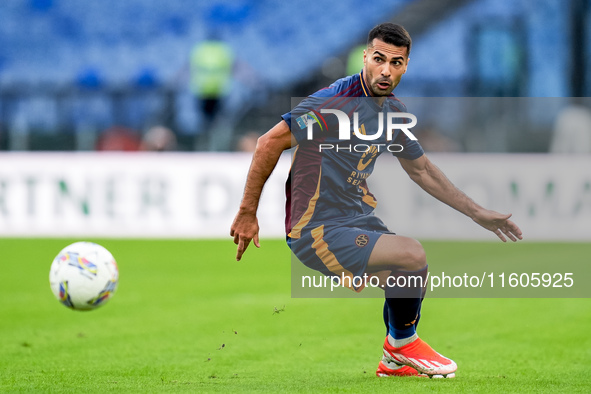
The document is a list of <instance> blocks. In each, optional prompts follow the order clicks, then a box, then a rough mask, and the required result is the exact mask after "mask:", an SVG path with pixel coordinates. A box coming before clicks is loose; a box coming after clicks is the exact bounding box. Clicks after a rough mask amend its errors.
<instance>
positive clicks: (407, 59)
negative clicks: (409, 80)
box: [403, 57, 410, 74]
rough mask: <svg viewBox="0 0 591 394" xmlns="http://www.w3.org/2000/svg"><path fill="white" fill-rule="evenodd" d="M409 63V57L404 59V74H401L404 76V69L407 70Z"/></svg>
mask: <svg viewBox="0 0 591 394" xmlns="http://www.w3.org/2000/svg"><path fill="white" fill-rule="evenodd" d="M409 61H410V57H407V58H406V64H405V65H404V72H403V74H406V69H407V68H408V62H409Z"/></svg>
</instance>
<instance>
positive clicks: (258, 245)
mask: <svg viewBox="0 0 591 394" xmlns="http://www.w3.org/2000/svg"><path fill="white" fill-rule="evenodd" d="M252 240H253V241H254V246H256V247H257V248H260V247H261V244H260V242H259V234H258V233H256V234H255V235H254V238H253V239H252Z"/></svg>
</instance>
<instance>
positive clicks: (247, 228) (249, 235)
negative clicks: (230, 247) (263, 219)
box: [230, 211, 261, 261]
mask: <svg viewBox="0 0 591 394" xmlns="http://www.w3.org/2000/svg"><path fill="white" fill-rule="evenodd" d="M230 235H231V236H232V237H234V243H235V244H236V245H238V249H237V251H236V261H240V259H241V258H242V255H243V254H244V252H245V251H246V248H248V245H249V244H250V241H254V244H255V246H256V247H257V248H260V247H261V245H260V243H259V221H258V219H257V217H256V215H255V214H252V213H246V212H242V211H239V212H238V214H237V215H236V217H235V218H234V222H233V223H232V227H231V228H230Z"/></svg>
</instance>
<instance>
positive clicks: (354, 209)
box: [282, 72, 423, 238]
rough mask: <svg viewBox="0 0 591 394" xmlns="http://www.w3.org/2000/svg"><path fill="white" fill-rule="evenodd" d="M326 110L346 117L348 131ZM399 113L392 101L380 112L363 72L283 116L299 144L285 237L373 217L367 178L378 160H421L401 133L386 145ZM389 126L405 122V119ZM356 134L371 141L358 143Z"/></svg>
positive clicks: (290, 180) (289, 184) (291, 176)
mask: <svg viewBox="0 0 591 394" xmlns="http://www.w3.org/2000/svg"><path fill="white" fill-rule="evenodd" d="M326 110H331V111H334V110H338V111H340V112H341V113H343V114H346V115H347V117H348V120H349V122H348V123H347V128H348V130H341V129H340V128H339V126H342V125H344V123H340V122H339V117H338V116H337V115H335V114H334V113H331V112H330V111H326ZM403 112H406V107H405V106H404V104H403V103H402V102H401V101H400V100H398V99H397V98H396V97H395V96H394V95H391V96H389V97H387V98H386V100H385V101H384V103H383V104H382V106H381V107H380V106H379V105H378V104H377V103H376V101H375V100H374V99H373V98H372V97H371V96H370V94H369V89H368V87H367V85H366V84H365V81H364V78H363V72H361V73H359V74H355V75H352V76H349V77H346V78H342V79H339V80H337V81H336V82H334V83H333V84H332V85H330V86H329V87H328V88H325V89H321V90H319V91H318V92H316V93H314V94H313V95H311V96H309V97H307V98H306V99H304V100H303V101H302V102H301V103H300V104H299V105H297V106H296V107H295V108H294V109H292V111H291V112H288V113H286V114H284V115H282V118H283V120H285V122H287V124H288V125H289V127H290V130H291V132H292V134H293V136H294V137H295V139H296V140H297V142H298V146H297V148H296V149H295V151H294V153H293V157H292V166H291V170H290V174H289V178H288V180H287V184H286V196H287V203H286V220H285V229H286V234H288V236H290V237H292V238H299V236H300V234H301V230H302V228H304V227H306V226H309V225H322V224H324V225H344V224H345V223H347V222H351V221H354V219H355V218H358V217H359V216H366V215H373V211H374V209H375V207H376V205H377V200H376V198H375V197H374V196H373V194H371V192H370V191H369V188H368V185H367V178H368V177H369V176H370V175H371V173H372V171H373V168H374V165H375V160H376V158H377V157H378V156H379V155H380V154H382V153H384V152H392V154H393V155H395V156H397V157H401V158H404V159H409V160H414V159H416V158H419V157H421V156H422V155H423V149H422V148H421V146H420V145H419V143H418V142H417V141H416V140H411V139H410V138H409V137H408V136H407V135H406V134H405V133H403V132H402V131H401V130H400V129H395V130H393V131H392V134H391V136H390V137H391V139H388V133H387V128H386V127H385V125H386V119H387V118H388V113H403ZM344 119H346V118H344ZM355 120H357V121H355ZM393 120H394V122H395V123H398V124H401V123H405V122H407V119H405V118H399V119H393ZM380 122H381V124H382V133H381V135H380V134H379V133H378V130H379V128H380ZM308 124H311V125H312V126H311V130H309V127H308ZM355 129H356V130H357V131H358V134H362V135H365V136H368V135H373V136H374V137H372V138H374V139H372V140H368V139H361V138H359V137H358V135H357V134H355V133H354V131H355ZM342 131H348V133H346V134H345V136H347V137H349V139H344V138H342V137H343V134H342ZM378 135H379V137H377V136H378ZM376 137H377V138H376Z"/></svg>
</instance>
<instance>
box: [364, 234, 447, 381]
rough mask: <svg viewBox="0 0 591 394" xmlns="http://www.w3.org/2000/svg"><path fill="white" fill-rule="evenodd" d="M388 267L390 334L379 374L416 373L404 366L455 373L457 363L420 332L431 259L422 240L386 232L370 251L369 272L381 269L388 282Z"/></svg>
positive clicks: (386, 314) (429, 372)
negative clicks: (428, 257)
mask: <svg viewBox="0 0 591 394" xmlns="http://www.w3.org/2000/svg"><path fill="white" fill-rule="evenodd" d="M388 270H389V271H390V272H391V274H390V279H393V280H392V281H391V282H388V281H386V283H385V287H384V290H385V295H386V307H387V308H386V309H387V311H384V318H385V319H386V318H387V324H388V335H387V337H386V341H385V343H384V357H383V358H382V361H381V362H380V365H379V367H378V370H377V372H376V374H377V375H378V376H404V375H413V373H411V372H410V371H408V369H403V368H408V367H413V368H415V369H416V370H418V371H419V372H421V373H425V374H427V375H429V376H443V377H452V375H453V372H455V370H456V368H457V367H456V365H455V363H454V362H453V361H452V360H449V359H447V358H445V357H443V356H441V355H440V354H438V353H437V352H435V351H434V350H433V349H432V348H431V347H430V346H429V345H427V344H426V343H425V342H423V341H422V340H421V339H420V338H419V337H418V336H417V334H416V325H417V323H418V320H419V316H420V309H421V304H422V300H423V297H424V288H425V286H426V278H427V262H426V258H425V251H424V249H423V247H422V246H421V244H420V243H419V242H418V241H416V240H414V239H412V238H408V237H402V236H398V235H392V234H384V235H382V236H381V237H380V238H379V240H378V241H377V242H376V244H375V246H374V249H373V251H372V253H371V255H370V258H369V261H368V265H367V272H368V273H378V272H379V275H378V276H380V277H382V278H381V282H382V284H384V278H383V275H384V274H383V273H384V272H388ZM394 279H395V280H394ZM388 280H389V279H388ZM401 283H404V284H405V285H401ZM403 365H405V366H407V367H403ZM414 375H418V373H414Z"/></svg>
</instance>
